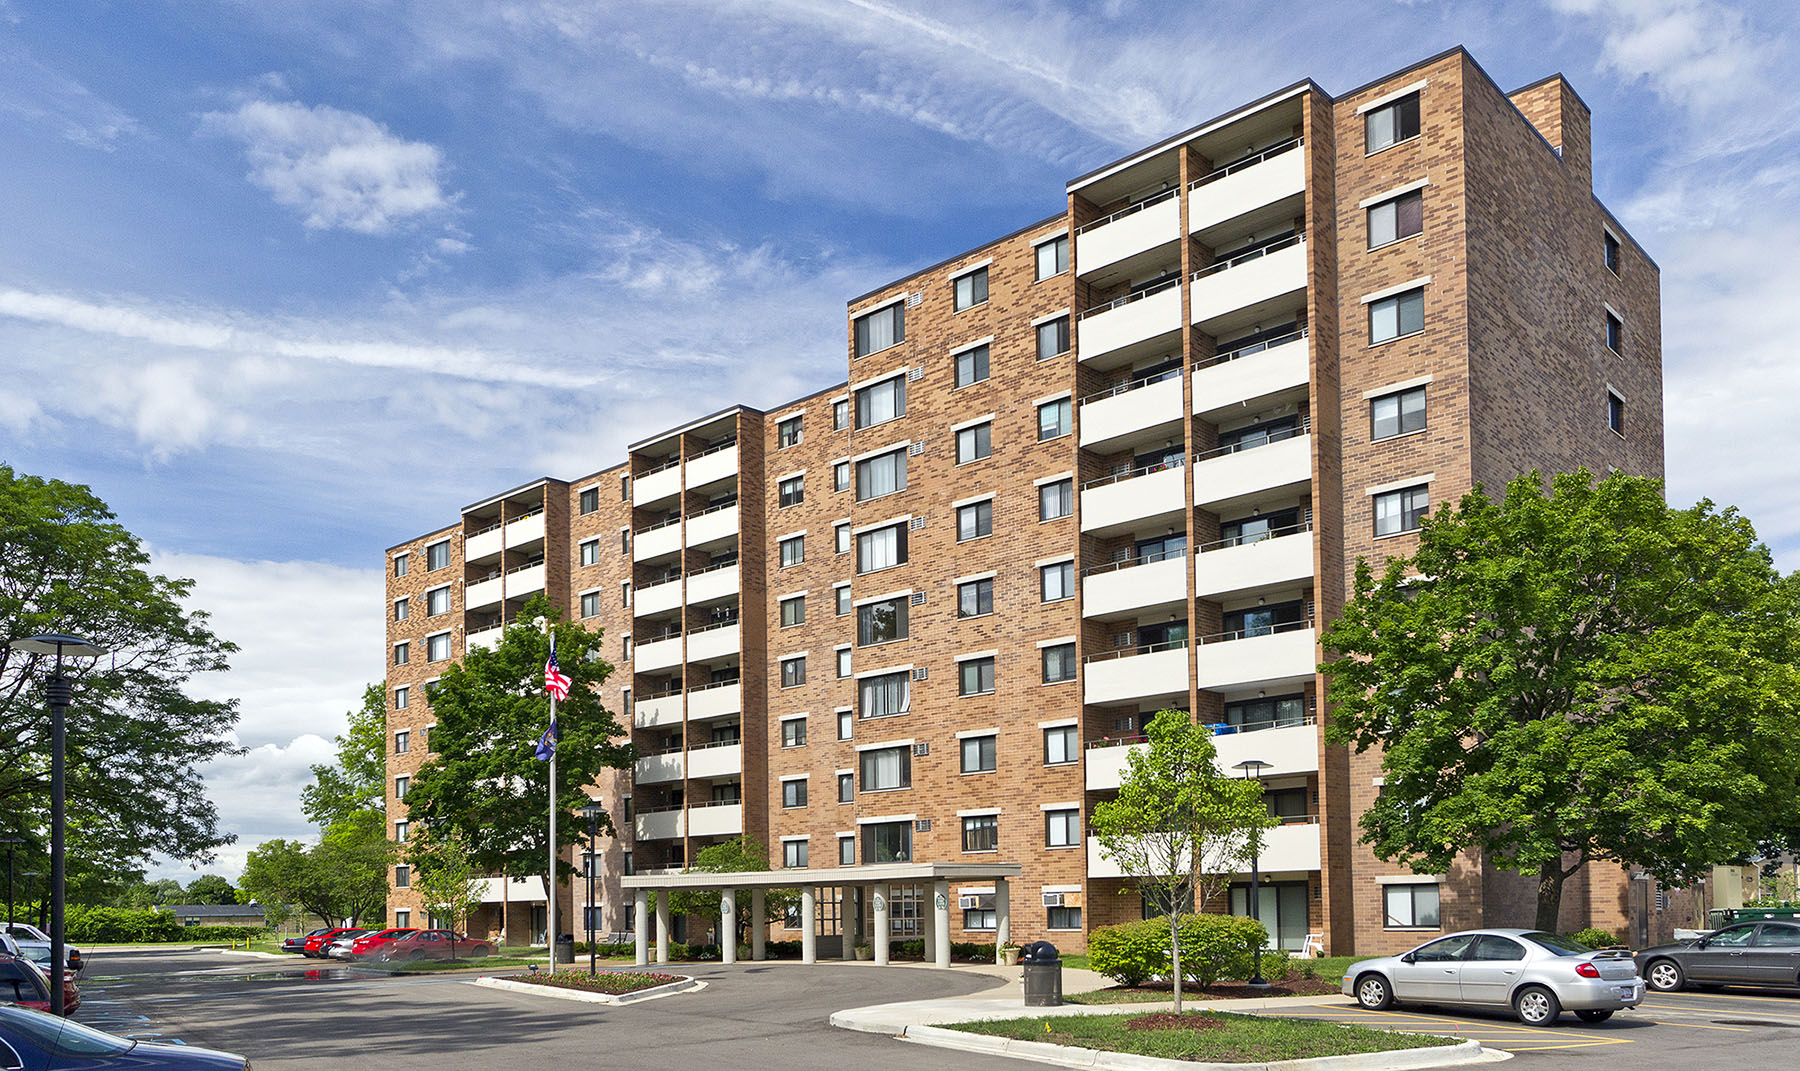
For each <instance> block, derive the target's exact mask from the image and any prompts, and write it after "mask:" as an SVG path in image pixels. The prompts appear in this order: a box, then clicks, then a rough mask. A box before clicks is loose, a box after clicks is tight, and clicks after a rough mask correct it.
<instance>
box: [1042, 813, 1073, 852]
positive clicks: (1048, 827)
mask: <svg viewBox="0 0 1800 1071" xmlns="http://www.w3.org/2000/svg"><path fill="white" fill-rule="evenodd" d="M1080 843H1081V812H1080V811H1079V810H1077V809H1075V808H1073V807H1070V808H1067V809H1059V810H1054V811H1045V812H1044V846H1045V847H1046V848H1073V847H1076V846H1077V845H1079V844H1080Z"/></svg>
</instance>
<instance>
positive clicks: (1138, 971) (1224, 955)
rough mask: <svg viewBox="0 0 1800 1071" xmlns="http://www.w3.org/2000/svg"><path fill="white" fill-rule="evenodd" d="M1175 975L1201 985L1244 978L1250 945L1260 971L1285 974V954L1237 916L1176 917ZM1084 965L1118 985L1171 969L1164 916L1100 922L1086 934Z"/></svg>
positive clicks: (1265, 932)
mask: <svg viewBox="0 0 1800 1071" xmlns="http://www.w3.org/2000/svg"><path fill="white" fill-rule="evenodd" d="M1180 926H1181V930H1180V932H1181V975H1182V977H1183V978H1185V979H1187V980H1188V981H1192V982H1197V983H1199V984H1200V986H1202V987H1205V986H1209V985H1211V984H1213V983H1214V982H1216V981H1219V980H1220V979H1224V978H1248V977H1250V974H1251V972H1252V970H1253V969H1254V966H1255V964H1254V958H1255V950H1256V949H1258V948H1261V949H1263V950H1264V951H1263V954H1262V966H1263V973H1264V974H1265V975H1268V976H1271V977H1275V978H1282V977H1286V975H1287V969H1288V965H1287V954H1286V953H1285V952H1277V951H1270V950H1268V941H1269V931H1268V930H1267V929H1266V928H1265V927H1264V926H1263V924H1262V923H1260V922H1258V921H1257V920H1255V919H1253V918H1247V917H1245V916H1242V915H1183V916H1181V923H1180ZM1088 965H1089V966H1090V967H1091V968H1093V969H1094V970H1096V971H1098V972H1100V973H1101V974H1104V975H1106V976H1107V977H1108V978H1111V979H1112V980H1114V981H1115V982H1118V983H1119V984H1121V985H1142V984H1143V983H1145V982H1148V981H1150V980H1152V979H1157V978H1168V977H1169V975H1170V974H1171V967H1170V956H1169V920H1168V919H1167V918H1153V919H1144V920H1143V921H1142V922H1126V923H1121V924H1119V925H1117V926H1102V927H1100V928H1099V929H1097V930H1095V931H1094V932H1093V933H1092V934H1091V935H1089V937H1088Z"/></svg>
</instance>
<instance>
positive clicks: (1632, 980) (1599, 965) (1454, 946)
mask: <svg viewBox="0 0 1800 1071" xmlns="http://www.w3.org/2000/svg"><path fill="white" fill-rule="evenodd" d="M1344 995H1345V996H1347V997H1355V998H1356V1002H1357V1003H1358V1004H1360V1005H1362V1006H1363V1007H1365V1008H1368V1009H1370V1010H1371V1011H1380V1010H1382V1009H1384V1008H1389V1007H1392V1006H1393V1005H1395V1004H1398V1003H1402V1002H1404V1003H1407V1004H1436V1005H1451V1004H1459V1005H1467V1006H1469V1007H1477V1008H1507V1007H1510V1008H1511V1009H1512V1010H1513V1014H1514V1015H1516V1016H1518V1017H1519V1021H1520V1022H1523V1023H1525V1024H1526V1025H1528V1026H1549V1025H1550V1024H1552V1023H1554V1022H1556V1019H1557V1017H1558V1016H1559V1015H1561V1014H1562V1011H1563V1009H1565V1008H1566V1009H1568V1010H1569V1011H1572V1012H1574V1013H1575V1015H1576V1017H1577V1018H1579V1019H1580V1020H1581V1021H1582V1022H1584V1023H1599V1022H1604V1021H1605V1020H1607V1019H1609V1018H1611V1017H1612V1014H1613V1012H1615V1011H1618V1010H1619V1009H1620V1008H1635V1007H1637V1006H1638V1004H1639V1003H1640V1002H1641V1001H1642V1000H1643V999H1644V982H1643V979H1642V978H1639V977H1638V972H1637V966H1636V964H1634V963H1633V962H1632V959H1631V953H1629V952H1626V951H1624V950H1622V949H1615V950H1611V951H1606V952H1596V951H1594V950H1593V949H1591V948H1586V947H1583V946H1581V945H1578V944H1576V943H1574V942H1573V941H1568V940H1565V939H1563V938H1561V937H1558V936H1556V935H1555V934H1553V933H1544V932H1542V931H1538V930H1515V929H1494V930H1465V931H1463V932H1461V933H1453V934H1450V935H1449V936H1447V937H1440V938H1438V939H1436V940H1434V941H1428V942H1426V943H1425V944H1422V945H1420V946H1419V947H1417V948H1415V949H1413V950H1412V951H1410V952H1407V953H1405V954H1404V955H1399V956H1384V957H1382V958H1380V959H1368V960H1363V961H1361V962H1359V963H1355V964H1352V965H1351V967H1350V969H1349V971H1347V972H1346V973H1345V974H1344Z"/></svg>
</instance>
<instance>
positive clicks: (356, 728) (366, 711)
mask: <svg viewBox="0 0 1800 1071" xmlns="http://www.w3.org/2000/svg"><path fill="white" fill-rule="evenodd" d="M348 717H349V722H350V727H349V728H348V729H347V730H345V731H344V733H343V735H341V736H339V737H338V738H337V761H336V762H335V763H332V764H331V765H325V764H323V763H320V764H318V765H315V766H314V767H313V768H312V775H313V783H312V784H310V785H307V786H306V787H305V788H303V789H301V790H300V809H301V810H302V811H304V812H305V813H306V817H308V818H310V819H312V820H313V821H314V822H317V823H318V824H319V828H320V829H330V828H332V827H333V826H336V825H338V824H339V823H341V822H344V821H346V820H348V819H352V818H355V817H357V816H358V815H359V814H361V813H363V812H374V813H375V814H376V815H377V816H380V815H381V814H382V813H384V812H385V811H386V809H387V791H386V789H387V694H386V691H385V690H384V689H383V687H382V686H381V685H379V684H371V685H369V686H368V687H367V688H364V689H363V700H362V707H361V708H360V709H357V710H352V711H351V712H350V713H349V715H348Z"/></svg>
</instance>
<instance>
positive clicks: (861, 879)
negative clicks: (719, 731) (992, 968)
mask: <svg viewBox="0 0 1800 1071" xmlns="http://www.w3.org/2000/svg"><path fill="white" fill-rule="evenodd" d="M1020 870H1021V867H1020V866H1019V864H1017V863H875V864H872V865H869V866H844V867H836V868H833V869H831V870H816V871H815V870H803V869H799V868H795V869H786V870H751V871H727V872H719V873H705V872H694V871H688V872H683V873H676V874H633V875H631V876H629V877H626V878H624V879H623V880H622V881H621V884H622V885H623V886H624V887H625V888H627V889H630V890H633V891H634V892H635V893H636V897H637V913H636V920H635V921H636V930H635V932H634V934H633V937H634V941H635V945H636V952H637V962H638V965H639V966H645V965H648V964H649V963H650V952H651V949H650V929H649V927H650V912H651V904H650V898H651V897H652V896H655V898H656V904H655V911H656V948H655V952H656V962H657V963H667V962H669V924H670V909H669V894H670V893H673V892H675V891H677V890H706V891H713V892H718V893H720V894H721V896H720V904H719V934H720V935H721V938H722V939H721V940H720V941H719V958H720V959H721V960H722V961H724V962H726V963H735V962H737V942H736V941H735V940H733V939H732V935H735V934H736V933H737V915H738V903H737V893H738V890H739V889H749V890H750V958H751V959H753V960H761V959H766V958H767V953H766V949H765V943H766V939H767V931H768V922H769V919H768V911H767V897H768V890H770V889H796V888H797V889H799V890H800V919H801V926H800V960H801V962H803V963H816V962H818V958H819V933H818V926H819V923H818V915H819V912H818V903H819V901H818V896H819V890H820V889H831V888H836V889H842V890H844V895H843V902H842V904H841V907H840V911H841V918H840V923H841V926H840V929H841V932H842V933H843V934H844V935H845V936H847V937H849V938H850V939H849V940H846V941H844V942H843V948H842V950H841V952H840V956H841V957H842V958H843V959H846V960H851V959H854V958H855V955H856V945H858V944H860V943H861V942H860V941H859V940H857V938H859V937H861V935H862V933H863V930H864V928H865V927H864V926H863V921H864V920H863V919H862V918H860V917H859V911H860V907H859V905H868V913H869V915H870V916H871V917H870V918H869V919H868V922H869V926H868V927H867V928H868V929H869V930H870V931H871V938H872V939H871V940H870V942H869V944H870V946H871V948H872V950H873V952H874V958H875V963H876V964H877V965H881V966H885V965H887V963H888V946H889V940H890V934H891V932H892V929H891V919H890V917H889V916H890V911H889V904H888V895H889V888H890V886H893V885H912V884H920V885H925V886H926V887H928V888H929V889H931V904H930V909H929V910H928V911H922V912H921V917H920V920H919V921H920V924H921V926H922V928H923V931H924V938H925V947H926V948H927V949H929V950H930V952H931V962H932V963H933V964H934V965H935V966H937V967H940V968H944V969H948V968H949V966H950V884H951V883H952V882H958V883H963V882H976V881H985V882H992V883H993V886H994V920H995V927H994V945H995V947H996V948H998V947H1000V946H1002V945H1005V944H1007V943H1008V942H1010V941H1011V940H1012V914H1011V909H1010V904H1009V895H1008V893H1009V885H1008V879H1009V878H1016V877H1018V876H1019V872H1020ZM995 958H996V959H998V958H999V957H998V956H996V957H995Z"/></svg>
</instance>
